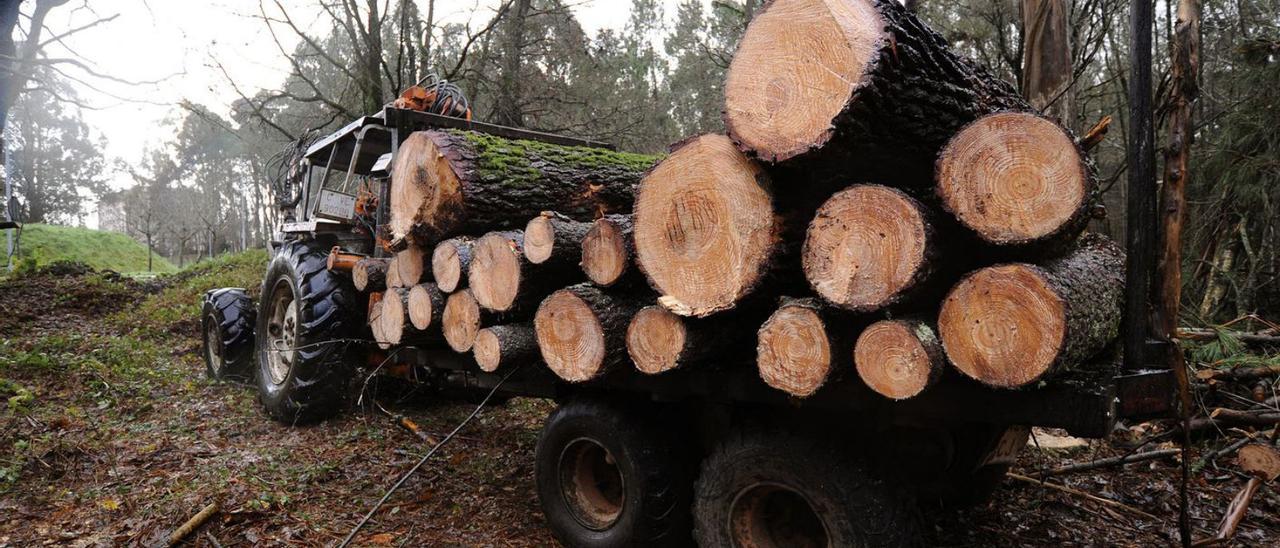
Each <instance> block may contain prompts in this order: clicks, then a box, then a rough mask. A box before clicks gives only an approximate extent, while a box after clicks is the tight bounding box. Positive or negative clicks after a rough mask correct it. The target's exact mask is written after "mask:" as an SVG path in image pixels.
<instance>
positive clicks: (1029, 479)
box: [1009, 473, 1164, 521]
mask: <svg viewBox="0 0 1280 548" xmlns="http://www.w3.org/2000/svg"><path fill="white" fill-rule="evenodd" d="M1009 477H1010V478H1013V479H1015V480H1018V481H1021V482H1023V483H1031V484H1035V485H1040V486H1043V487H1048V488H1050V489H1053V490H1055V491H1061V492H1063V493H1067V494H1069V495H1075V496H1077V497H1083V498H1086V499H1088V500H1091V501H1094V502H1096V503H1099V504H1103V505H1106V506H1110V507H1112V508H1116V509H1120V510H1124V511H1126V512H1129V513H1131V514H1136V515H1139V516H1142V517H1144V518H1147V519H1149V520H1152V521H1164V520H1162V519H1160V518H1158V517H1156V516H1153V515H1151V514H1148V513H1146V512H1144V511H1142V510H1139V509H1137V508H1134V507H1132V506H1129V505H1128V504H1125V503H1123V502H1117V501H1114V500H1111V499H1107V498H1102V497H1099V496H1097V495H1094V494H1092V493H1086V492H1084V491H1081V490H1079V489H1073V488H1071V487H1067V486H1065V485H1058V484H1056V483H1049V482H1047V481H1042V480H1038V479H1035V478H1032V477H1027V476H1024V475H1022V474H1014V473H1010V474H1009Z"/></svg>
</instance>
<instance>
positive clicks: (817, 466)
mask: <svg viewBox="0 0 1280 548" xmlns="http://www.w3.org/2000/svg"><path fill="white" fill-rule="evenodd" d="M901 491H902V490H895V489H893V488H892V487H891V486H890V485H888V484H887V483H885V482H882V481H880V480H878V479H877V478H876V477H874V476H873V475H871V474H869V473H868V472H867V468H866V467H864V466H863V465H862V464H860V463H859V462H857V461H855V460H852V459H850V458H849V457H847V456H845V455H843V454H842V452H840V451H838V450H836V449H835V448H834V447H832V446H830V445H828V444H827V443H825V442H821V441H817V440H814V439H809V438H808V437H800V436H795V435H789V434H786V433H781V432H777V431H763V432H760V431H758V432H753V433H745V434H737V435H733V436H731V437H730V438H729V439H727V440H725V441H724V442H722V443H721V444H720V445H719V446H718V447H717V448H716V449H715V450H714V451H713V452H712V454H711V456H710V457H708V458H707V460H706V461H705V462H704V463H703V465H702V474H701V476H699V478H698V483H697V487H696V496H695V499H694V537H695V538H696V539H697V541H698V544H699V545H700V546H738V547H744V548H769V547H793V546H794V547H825V546H914V545H919V544H921V537H920V535H921V530H920V527H919V524H918V521H919V512H918V510H917V509H916V508H915V506H914V504H912V501H911V500H910V498H909V497H905V496H903V495H901Z"/></svg>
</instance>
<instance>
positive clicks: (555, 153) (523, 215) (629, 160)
mask: <svg viewBox="0 0 1280 548" xmlns="http://www.w3.org/2000/svg"><path fill="white" fill-rule="evenodd" d="M653 162H654V158H653V157H651V156H645V155H640V154H630V153H624V152H613V151H609V150H605V149H599V148H587V147H573V146H561V145H553V144H548V143H541V142H535V141H525V140H514V139H505V138H502V137H497V136H493V135H486V134H481V133H475V132H467V131H420V132H417V133H414V134H412V135H410V136H409V138H408V139H406V140H405V142H404V143H402V144H401V145H400V151H399V152H398V154H397V157H396V161H395V167H394V169H393V171H392V177H391V219H390V222H389V223H388V232H389V236H390V245H391V246H392V248H393V249H401V248H403V247H404V246H406V245H408V243H409V242H410V241H412V242H414V243H416V244H417V245H420V246H430V245H434V244H435V243H436V242H438V241H439V239H440V238H442V237H444V236H446V235H448V234H454V233H458V232H464V233H466V232H471V233H475V232H481V231H484V230H495V229H508V228H516V225H515V223H517V222H522V221H521V220H522V219H529V218H531V217H533V216H535V215H537V214H539V213H540V212H542V211H548V210H556V211H559V212H560V213H563V214H564V215H566V216H568V217H570V218H573V219H577V220H589V219H594V218H595V217H598V216H600V215H603V214H606V213H626V212H629V211H630V210H631V203H632V199H633V193H634V189H635V186H636V184H637V183H638V182H639V180H640V178H641V176H642V175H643V173H644V172H645V170H647V169H648V168H649V167H650V166H652V165H653Z"/></svg>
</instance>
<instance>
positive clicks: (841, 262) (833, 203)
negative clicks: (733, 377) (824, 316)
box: [801, 185, 938, 312]
mask: <svg viewBox="0 0 1280 548" xmlns="http://www.w3.org/2000/svg"><path fill="white" fill-rule="evenodd" d="M926 212H927V210H926V209H925V207H924V206H923V205H921V204H920V202H917V201H916V200H914V199H912V198H910V197H908V196H907V195H906V194H904V193H902V192H901V191H898V190H895V189H891V188H889V187H884V186H880V185H856V186H852V187H850V188H848V189H846V190H844V191H841V192H839V193H836V195H835V196H832V197H831V199H829V200H827V202H826V203H825V204H823V205H822V207H821V208H819V209H818V214H817V216H816V217H815V218H814V220H813V222H812V223H809V231H808V234H807V236H806V237H805V241H804V250H803V252H802V253H801V258H802V261H803V264H804V274H805V278H806V279H808V280H809V285H810V286H811V287H813V290H814V291H815V292H816V293H817V294H818V295H819V296H821V297H822V298H823V299H824V300H826V301H827V302H828V303H831V304H832V305H834V306H836V307H839V308H843V309H846V310H852V311H856V312H870V311H873V310H879V309H881V308H884V307H886V306H889V305H891V304H894V303H896V302H898V301H900V300H902V299H903V297H904V296H905V295H909V294H910V293H912V292H913V291H915V290H918V289H919V288H920V286H921V285H922V284H923V283H924V282H925V281H926V280H927V279H928V278H929V277H930V275H931V274H932V273H933V271H934V263H936V262H937V261H938V257H937V254H938V245H937V242H936V241H935V240H936V233H935V232H934V229H933V225H932V224H931V223H930V222H929V220H928V219H927V213H926Z"/></svg>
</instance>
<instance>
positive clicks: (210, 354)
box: [204, 315, 226, 377]
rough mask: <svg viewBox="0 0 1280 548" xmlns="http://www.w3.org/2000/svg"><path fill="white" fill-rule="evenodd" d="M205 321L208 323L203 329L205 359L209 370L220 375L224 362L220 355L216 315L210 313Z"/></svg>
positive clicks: (219, 337)
mask: <svg viewBox="0 0 1280 548" xmlns="http://www.w3.org/2000/svg"><path fill="white" fill-rule="evenodd" d="M205 323H206V324H208V325H207V326H206V327H205V330H204V353H205V359H206V360H208V361H209V370H210V371H212V372H213V373H214V376H215V377H216V376H221V375H222V369H223V367H225V364H226V361H225V360H224V359H223V356H222V333H219V332H218V322H217V318H216V317H214V316H212V315H210V316H209V317H208V318H206V319H205Z"/></svg>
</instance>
